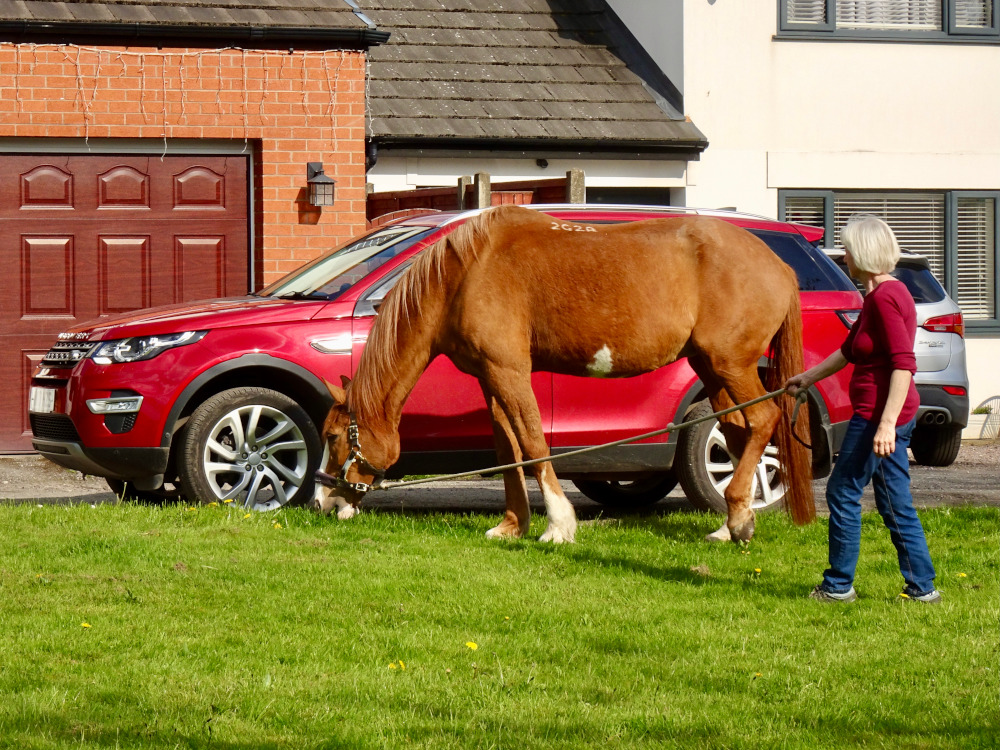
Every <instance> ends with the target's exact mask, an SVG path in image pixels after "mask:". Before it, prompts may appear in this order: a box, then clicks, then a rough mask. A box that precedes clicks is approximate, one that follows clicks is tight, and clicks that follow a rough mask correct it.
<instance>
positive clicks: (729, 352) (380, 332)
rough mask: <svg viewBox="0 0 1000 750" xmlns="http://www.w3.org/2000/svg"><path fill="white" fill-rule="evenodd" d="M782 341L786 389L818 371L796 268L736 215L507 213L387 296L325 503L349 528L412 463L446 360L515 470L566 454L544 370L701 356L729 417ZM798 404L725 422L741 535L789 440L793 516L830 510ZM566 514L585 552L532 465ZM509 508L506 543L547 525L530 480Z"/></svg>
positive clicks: (514, 209) (779, 379) (590, 370)
mask: <svg viewBox="0 0 1000 750" xmlns="http://www.w3.org/2000/svg"><path fill="white" fill-rule="evenodd" d="M769 347H770V348H771V350H772V351H771V357H770V360H769V362H770V365H769V376H768V378H767V380H768V382H769V384H779V385H776V386H774V387H775V388H778V387H780V384H781V383H784V381H785V380H786V379H787V378H788V377H790V376H791V375H794V374H796V373H798V372H801V371H802V369H803V367H802V320H801V313H800V310H799V290H798V283H797V280H796V276H795V273H794V271H792V269H791V268H789V267H788V266H787V265H786V264H785V263H783V262H782V261H781V260H780V259H779V258H778V257H777V256H776V255H775V254H774V253H773V252H772V251H771V249H770V248H768V246H767V245H766V244H765V243H764V242H763V241H762V240H760V239H759V238H757V237H755V236H754V235H752V234H751V233H749V232H747V231H746V230H744V229H741V228H739V227H736V226H734V225H732V224H730V223H728V222H726V221H723V220H721V219H717V218H712V217H707V216H693V215H689V216H680V217H677V218H666V219H649V220H646V221H636V222H631V223H626V224H608V225H587V224H577V223H567V222H564V221H557V220H555V219H553V218H551V217H549V216H547V215H545V214H542V213H539V212H537V211H534V210H531V209H526V208H521V207H518V206H501V207H497V208H493V209H490V210H487V211H484V212H483V213H480V214H478V215H476V216H475V217H473V218H471V219H469V220H468V221H467V222H465V223H464V224H462V225H461V226H460V227H458V229H456V230H455V231H453V232H452V233H451V234H449V235H448V236H447V237H444V238H443V239H441V240H439V241H438V242H437V243H436V244H434V245H433V246H431V247H430V248H428V249H427V250H425V251H424V252H423V254H422V255H421V256H420V257H419V258H418V259H417V260H416V262H415V263H414V264H413V266H412V267H411V268H410V269H409V270H408V271H407V272H406V274H404V276H403V277H402V278H401V279H400V281H399V282H398V283H397V285H396V287H395V288H394V289H393V290H392V291H391V292H390V294H389V295H388V296H387V297H386V300H385V303H384V304H383V305H382V308H381V310H380V311H379V316H378V319H377V321H376V322H375V325H374V327H373V328H372V331H371V334H370V336H369V339H368V343H367V345H366V347H365V349H364V352H363V354H362V355H361V359H360V362H359V364H358V369H357V373H356V377H355V379H354V381H353V382H351V381H349V380H348V379H346V378H344V385H345V389H341V388H338V387H335V386H331V392H332V393H333V394H334V400H335V404H334V406H333V408H332V409H331V410H330V413H329V415H328V416H327V418H326V421H325V423H324V425H323V431H322V437H323V443H324V446H325V449H324V458H323V464H322V466H323V467H324V468H325V470H326V471H327V472H328V473H331V474H333V473H337V472H340V474H341V479H342V480H346V481H339V482H338V483H337V484H336V486H335V487H334V488H333V489H332V490H331V489H328V488H326V487H320V486H317V492H316V496H315V497H314V498H313V502H312V503H311V507H313V508H316V509H320V510H323V511H324V512H329V511H330V510H332V509H333V508H334V507H336V508H338V509H339V512H338V516H340V517H341V518H348V517H350V516H351V515H353V513H354V512H355V509H356V507H357V505H358V503H359V502H360V500H361V498H362V497H363V494H364V492H365V491H366V490H367V489H368V488H369V486H370V485H369V483H370V482H371V481H372V479H373V478H376V477H379V475H380V474H381V473H383V472H384V470H385V469H386V468H388V467H389V466H391V465H392V464H393V463H394V462H395V461H396V460H397V459H398V458H399V450H400V449H399V431H398V427H399V421H400V415H401V412H402V409H403V404H404V402H405V401H406V399H407V396H408V395H409V394H410V391H411V390H412V389H413V387H414V385H415V384H416V382H417V379H418V378H419V377H420V375H421V374H422V373H423V372H424V370H425V369H426V367H427V366H428V364H430V362H431V360H433V359H434V358H435V357H437V356H438V355H444V356H446V357H448V358H449V359H451V361H452V362H454V364H455V366H456V367H457V368H458V369H459V370H461V371H462V372H465V373H468V374H469V375H472V376H473V377H475V378H478V380H479V383H480V385H481V387H482V390H483V394H484V395H485V397H486V404H487V407H488V410H489V413H490V416H491V418H492V420H493V432H494V437H495V440H496V452H497V458H498V460H499V462H500V463H501V464H507V463H515V462H518V461H521V460H524V459H536V458H544V457H547V456H549V449H548V446H547V445H546V442H545V434H544V432H543V429H542V422H541V418H540V414H539V410H538V404H537V403H536V401H535V396H534V393H533V392H532V389H531V373H532V371H534V370H545V371H551V372H557V373H565V374H569V375H587V376H592V377H606V378H620V377H629V376H632V375H639V374H641V373H645V372H649V371H651V370H655V369H656V368H658V367H662V366H663V365H665V364H667V363H669V362H673V361H674V360H676V359H678V358H679V357H687V358H688V360H689V362H690V364H691V367H692V368H693V369H694V371H695V372H696V373H697V374H698V376H699V377H700V378H701V380H702V383H703V384H704V386H705V390H706V392H707V394H708V398H709V400H710V401H711V404H712V406H713V407H714V408H715V410H717V411H718V410H721V409H724V408H728V407H731V406H734V405H735V404H741V403H744V402H746V401H750V400H752V399H754V398H757V397H758V396H762V395H764V394H765V393H766V391H765V389H764V386H763V384H762V383H761V380H760V377H759V375H758V363H759V361H760V359H761V357H762V356H763V355H764V354H765V352H767V350H768V348H769ZM792 405H793V403H792V399H791V398H790V397H784V398H783V404H782V406H781V407H779V406H778V405H777V404H776V403H775V402H774V401H764V402H762V403H759V404H756V405H754V406H751V407H748V408H746V409H745V410H744V411H743V412H733V413H732V414H730V415H727V416H725V417H723V418H722V420H721V424H722V431H723V434H724V435H725V438H726V443H727V446H728V448H729V451H730V452H731V453H732V454H733V455H734V456H738V457H741V460H740V461H739V462H738V464H737V466H736V470H735V472H734V474H733V477H732V481H731V482H730V484H729V486H728V487H727V488H726V491H725V497H726V502H727V506H728V511H729V512H728V517H727V525H728V527H729V531H730V533H731V536H732V538H733V539H734V540H749V539H750V538H751V537H752V536H753V531H754V513H753V510H752V509H751V507H750V501H751V489H752V482H753V475H754V471H755V468H756V466H757V462H758V460H759V459H760V457H761V455H762V454H763V452H764V449H765V447H766V446H767V443H768V441H769V440H770V438H771V436H772V434H773V433H774V431H775V429H776V428H777V429H778V450H779V453H780V455H781V457H782V463H783V466H784V467H785V477H784V481H785V484H786V487H787V493H786V495H785V502H786V507H787V508H788V509H789V510H790V512H791V514H792V517H793V519H794V520H795V521H796V522H797V523H806V522H808V521H809V520H811V519H812V518H813V517H814V515H815V509H814V506H813V498H812V489H811V484H810V480H811V477H812V473H811V465H810V460H809V455H808V453H807V452H806V450H805V448H803V447H801V446H799V445H797V444H796V443H795V442H794V441H793V440H792V439H791V437H792V436H791V424H790V418H789V417H790V412H791V408H792ZM531 471H532V472H533V473H534V475H535V479H536V480H537V481H538V485H539V487H540V488H541V492H542V496H543V498H544V500H545V508H546V512H547V514H548V517H549V523H548V528H547V529H546V531H545V533H544V534H543V535H542V536H541V540H542V541H552V542H571V541H573V537H574V534H575V532H576V514H575V513H574V511H573V507H572V505H570V503H569V501H568V500H567V499H566V496H565V495H564V494H563V492H562V489H561V488H560V486H559V483H558V481H557V480H556V474H555V472H554V471H553V469H552V465H551V464H550V463H549V462H541V463H537V464H534V465H532V466H531ZM504 487H505V491H506V513H505V515H504V518H503V520H502V521H501V522H500V523H499V525H497V526H496V527H494V528H492V529H490V531H489V532H488V534H487V536H490V537H520V536H523V535H524V534H526V533H527V531H528V524H529V519H530V511H529V507H528V492H527V488H526V486H525V481H524V472H523V471H522V469H520V468H517V469H511V470H507V471H506V472H505V473H504Z"/></svg>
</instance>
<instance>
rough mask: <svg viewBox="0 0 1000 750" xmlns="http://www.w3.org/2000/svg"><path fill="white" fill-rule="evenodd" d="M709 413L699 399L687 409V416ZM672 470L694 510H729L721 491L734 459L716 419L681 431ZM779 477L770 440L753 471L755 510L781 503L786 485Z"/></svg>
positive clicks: (698, 416) (724, 513)
mask: <svg viewBox="0 0 1000 750" xmlns="http://www.w3.org/2000/svg"><path fill="white" fill-rule="evenodd" d="M711 413H712V407H711V405H710V404H709V403H708V402H707V401H702V402H700V403H698V404H696V405H695V407H694V409H692V410H691V411H690V412H688V415H687V417H686V420H693V419H699V418H701V417H706V416H708V415H709V414H711ZM674 471H675V472H676V473H677V478H678V480H679V481H680V483H681V488H682V489H683V490H684V494H685V495H687V499H688V502H690V503H691V505H692V506H693V507H694V508H695V509H696V510H700V511H704V512H708V513H721V514H722V515H726V514H727V513H728V510H727V507H726V498H725V496H724V495H723V493H724V492H725V489H726V487H727V486H728V485H729V481H730V480H731V479H732V476H733V460H732V457H731V456H730V455H729V451H728V450H727V449H726V443H725V439H724V438H723V435H722V431H721V430H720V429H719V422H718V421H717V420H714V419H713V420H708V421H705V422H701V423H699V424H696V425H694V426H693V427H688V428H687V429H685V430H684V431H682V432H681V434H680V437H679V438H678V440H677V453H676V455H675V456H674ZM780 477H781V473H780V463H779V461H778V453H777V448H776V447H775V446H774V445H773V444H771V445H768V447H767V450H766V451H765V452H764V455H763V456H762V457H761V459H760V462H759V463H758V464H757V472H756V474H755V475H754V482H753V493H754V496H753V501H752V504H751V507H752V508H753V509H754V511H755V512H757V513H767V512H769V511H771V510H775V509H777V508H781V507H783V504H784V503H783V499H784V496H785V486H784V484H783V483H782V482H781V478H780ZM762 487H763V488H764V489H763V490H762V489H761V488H762Z"/></svg>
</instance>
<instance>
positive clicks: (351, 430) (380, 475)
mask: <svg viewBox="0 0 1000 750" xmlns="http://www.w3.org/2000/svg"><path fill="white" fill-rule="evenodd" d="M347 440H348V442H349V443H350V446H351V450H350V452H348V454H347V460H346V461H344V465H343V466H341V467H340V476H336V477H335V476H331V475H330V474H327V473H326V472H325V471H322V470H318V471H317V472H316V475H315V476H316V481H317V482H319V483H320V484H321V485H323V486H324V487H329V488H330V489H337V488H344V489H349V490H354V491H355V492H359V493H361V494H362V495H364V494H365V493H368V492H371V491H372V490H373V489H375V488H376V487H378V486H379V485H380V484H381V483H382V480H383V479H385V469H380V468H378V467H377V466H375V464H373V463H372V462H371V461H369V460H368V459H367V458H365V454H364V453H362V452H361V439H360V431H359V430H358V422H357V419H356V418H355V416H354V412H351V423H350V424H349V425H348V426H347ZM354 464H357V465H358V466H360V467H363V468H364V469H366V470H367V471H368V472H369V473H370V474H373V475H374V476H375V481H374V482H372V484H365V483H364V482H349V481H347V472H348V470H349V469H350V468H351V466H353V465H354Z"/></svg>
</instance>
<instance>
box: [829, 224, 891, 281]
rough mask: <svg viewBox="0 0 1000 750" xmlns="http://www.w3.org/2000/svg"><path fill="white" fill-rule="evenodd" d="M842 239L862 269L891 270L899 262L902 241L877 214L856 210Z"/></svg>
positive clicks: (883, 271)
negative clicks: (900, 242)
mask: <svg viewBox="0 0 1000 750" xmlns="http://www.w3.org/2000/svg"><path fill="white" fill-rule="evenodd" d="M840 241H841V242H842V243H843V245H844V247H845V248H847V250H848V252H849V253H850V254H851V258H852V259H853V260H854V265H855V267H857V268H858V269H859V270H861V271H866V272H867V273H875V274H878V273H889V272H890V271H892V269H894V268H895V267H896V263H898V262H899V241H898V240H897V239H896V235H895V233H894V232H893V231H892V228H891V227H890V226H889V225H888V224H886V223H885V222H884V221H883V220H882V219H880V218H879V217H878V216H874V215H872V214H854V215H853V216H852V217H851V218H849V219H848V220H847V224H846V226H844V228H843V229H842V230H841V232H840Z"/></svg>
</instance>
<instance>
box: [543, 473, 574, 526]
mask: <svg viewBox="0 0 1000 750" xmlns="http://www.w3.org/2000/svg"><path fill="white" fill-rule="evenodd" d="M538 486H539V487H541V489H542V498H543V499H544V500H545V512H546V514H548V517H549V525H548V528H546V529H545V533H544V534H542V535H541V536H540V537H539V539H538V540H539V541H540V542H555V543H556V544H559V543H560V542H572V541H573V540H574V539H575V537H576V511H574V510H573V505H572V504H571V503H570V501H569V500H567V499H566V496H565V495H564V494H563V491H562V488H561V487H560V486H559V484H558V483H557V482H556V480H555V475H554V474H551V473H550V472H549V470H548V468H547V467H543V468H542V473H541V475H540V476H539V478H538Z"/></svg>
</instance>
